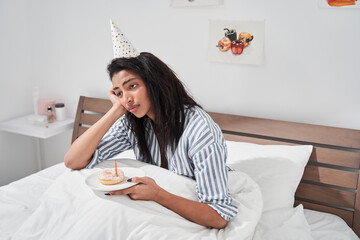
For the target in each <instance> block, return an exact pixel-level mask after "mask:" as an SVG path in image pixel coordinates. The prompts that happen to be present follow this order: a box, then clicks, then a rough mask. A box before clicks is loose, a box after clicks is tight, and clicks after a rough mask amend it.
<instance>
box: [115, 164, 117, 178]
mask: <svg viewBox="0 0 360 240" xmlns="http://www.w3.org/2000/svg"><path fill="white" fill-rule="evenodd" d="M115 174H116V175H117V162H116V161H115Z"/></svg>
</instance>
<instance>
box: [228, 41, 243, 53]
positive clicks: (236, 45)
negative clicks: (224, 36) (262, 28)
mask: <svg viewBox="0 0 360 240" xmlns="http://www.w3.org/2000/svg"><path fill="white" fill-rule="evenodd" d="M243 50H244V43H243V42H241V41H240V40H236V41H232V42H231V52H232V53H233V54H235V55H239V54H241V53H242V52H243Z"/></svg>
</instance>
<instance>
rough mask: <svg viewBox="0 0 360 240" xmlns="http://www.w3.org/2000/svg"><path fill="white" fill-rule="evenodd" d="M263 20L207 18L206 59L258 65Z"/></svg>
mask: <svg viewBox="0 0 360 240" xmlns="http://www.w3.org/2000/svg"><path fill="white" fill-rule="evenodd" d="M264 39H265V21H263V20H259V21H231V20H209V43H208V61H211V62H223V63H238V64H255V65H260V64H262V62H263V49H264Z"/></svg>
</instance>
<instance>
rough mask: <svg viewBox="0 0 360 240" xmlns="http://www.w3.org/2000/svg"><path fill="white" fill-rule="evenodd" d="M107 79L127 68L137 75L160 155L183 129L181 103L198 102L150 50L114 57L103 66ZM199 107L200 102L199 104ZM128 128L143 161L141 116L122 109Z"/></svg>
mask: <svg viewBox="0 0 360 240" xmlns="http://www.w3.org/2000/svg"><path fill="white" fill-rule="evenodd" d="M107 69H108V72H109V75H110V79H112V77H113V76H114V74H116V73H118V72H120V71H122V70H128V71H131V72H133V73H135V74H137V75H139V76H140V77H141V79H142V80H143V81H144V83H145V85H146V87H147V92H148V95H149V98H150V101H151V104H152V106H153V109H154V112H155V122H153V127H154V131H155V134H156V137H157V139H158V142H159V145H160V152H161V155H162V158H164V157H165V152H166V150H165V149H166V147H167V146H170V147H171V148H172V150H175V148H176V147H177V144H178V142H179V139H180V137H181V135H182V133H183V131H184V122H185V113H184V107H185V106H188V107H193V106H199V104H197V103H196V102H195V100H194V99H193V98H192V97H191V96H190V95H189V94H188V93H187V91H186V90H185V87H184V86H183V84H182V83H181V81H180V80H179V78H178V77H177V76H176V74H175V73H174V71H173V70H172V69H170V68H169V66H167V65H166V64H165V63H164V62H162V61H161V60H160V59H159V58H157V57H156V56H154V55H153V54H151V53H146V52H142V53H141V54H140V55H139V56H137V57H134V58H115V59H113V60H112V61H111V63H110V64H109V65H108V67H107ZM199 107H200V106H199ZM126 118H127V119H128V122H129V124H130V126H129V127H130V129H131V131H133V132H134V133H135V136H136V138H137V141H138V146H139V149H140V152H141V154H142V155H143V156H144V157H145V159H146V161H147V162H151V160H152V159H151V155H150V152H149V149H148V147H147V144H146V136H145V127H144V120H145V118H147V116H144V117H143V118H137V117H136V116H135V115H133V114H131V113H130V112H126Z"/></svg>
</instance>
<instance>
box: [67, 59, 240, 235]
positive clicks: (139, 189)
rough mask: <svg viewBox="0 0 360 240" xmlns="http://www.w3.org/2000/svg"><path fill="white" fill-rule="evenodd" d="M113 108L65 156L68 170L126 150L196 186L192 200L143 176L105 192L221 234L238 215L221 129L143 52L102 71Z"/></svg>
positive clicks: (171, 75) (172, 76)
mask: <svg viewBox="0 0 360 240" xmlns="http://www.w3.org/2000/svg"><path fill="white" fill-rule="evenodd" d="M108 72H109V75H110V79H111V81H112V85H113V87H112V89H111V90H110V91H109V92H108V97H109V99H110V100H111V102H112V104H113V106H112V108H111V109H110V110H109V111H108V112H107V113H106V114H105V115H104V116H103V117H102V118H101V119H100V120H99V121H98V122H96V123H95V124H94V125H93V126H92V127H91V128H90V129H88V130H87V131H86V132H85V133H84V134H83V135H81V136H80V137H79V138H78V139H77V140H76V141H75V142H74V143H73V144H72V146H71V147H70V149H69V151H68V152H67V153H66V155H65V165H66V166H67V167H68V168H71V169H81V168H84V167H88V168H91V167H93V166H95V165H96V164H97V163H100V162H102V161H104V160H106V159H108V158H111V157H112V156H114V155H116V154H118V153H120V152H123V151H125V150H129V149H133V150H134V153H135V155H136V157H137V159H138V160H140V161H144V162H148V163H151V164H154V165H157V166H161V167H163V168H167V169H169V170H170V171H173V172H175V173H177V174H181V175H185V176H188V177H191V178H193V179H195V180H196V192H197V195H198V197H199V202H195V201H192V200H188V199H185V198H182V197H179V196H176V195H173V194H171V193H169V192H167V191H165V190H164V189H162V188H161V187H159V186H158V185H157V184H156V183H155V181H154V180H153V179H151V178H149V177H135V178H132V182H136V183H139V184H137V185H135V186H133V187H130V188H127V189H123V190H119V191H113V192H110V193H109V194H110V195H115V194H127V195H129V197H130V198H131V199H134V200H137V199H141V200H152V201H155V202H157V203H159V204H161V205H163V206H164V207H167V208H169V209H171V210H172V211H174V212H176V213H178V214H179V215H181V216H183V217H184V218H187V219H188V220H190V221H193V222H195V223H198V224H201V225H204V226H207V227H213V228H219V229H220V228H224V227H225V226H226V225H227V223H228V221H230V219H231V218H233V217H234V216H235V215H236V214H237V211H238V210H237V206H236V205H235V203H234V202H233V201H232V198H231V195H230V193H229V189H228V174H227V173H228V172H227V171H228V168H227V167H226V165H225V162H226V157H227V150H226V144H225V140H224V138H223V135H222V133H221V130H220V128H219V127H218V125H217V124H215V123H214V122H213V120H212V119H211V118H210V116H209V115H208V114H207V113H206V112H205V111H204V110H202V109H201V107H200V106H199V105H198V104H197V103H196V102H195V101H194V100H193V99H192V98H191V97H190V96H189V95H188V94H187V92H186V90H185V88H184V86H183V85H182V83H181V81H180V80H179V79H178V78H177V77H176V75H175V74H174V72H173V71H172V70H171V69H170V68H169V67H168V66H167V65H166V64H165V63H163V62H162V61H161V60H160V59H158V58H157V57H155V56H154V55H152V54H150V53H141V54H140V55H138V56H137V57H132V58H115V59H114V60H112V62H111V63H110V64H109V65H108Z"/></svg>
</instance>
